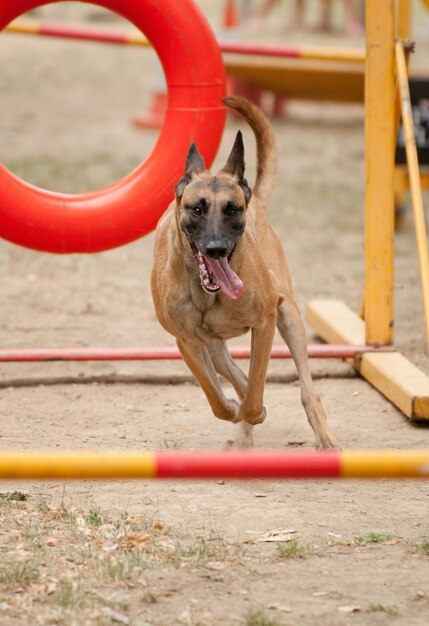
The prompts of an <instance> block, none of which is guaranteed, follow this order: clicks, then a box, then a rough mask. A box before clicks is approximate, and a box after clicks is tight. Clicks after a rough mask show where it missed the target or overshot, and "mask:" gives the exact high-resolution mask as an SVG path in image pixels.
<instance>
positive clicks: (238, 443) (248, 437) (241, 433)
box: [226, 422, 254, 450]
mask: <svg viewBox="0 0 429 626" xmlns="http://www.w3.org/2000/svg"><path fill="white" fill-rule="evenodd" d="M253 446H254V443H253V426H252V425H251V424H247V423H246V422H240V424H239V425H238V433H237V437H236V439H234V440H231V439H229V440H228V441H227V442H226V448H227V449H228V450H229V449H231V448H238V449H243V448H253Z"/></svg>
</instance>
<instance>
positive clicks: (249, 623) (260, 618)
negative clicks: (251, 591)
mask: <svg viewBox="0 0 429 626" xmlns="http://www.w3.org/2000/svg"><path fill="white" fill-rule="evenodd" d="M243 624H244V626H282V622H279V621H278V620H277V619H275V618H271V617H270V616H269V615H267V614H266V612H265V611H263V610H262V609H251V610H250V611H249V612H248V613H247V615H246V616H245V618H244V622H243Z"/></svg>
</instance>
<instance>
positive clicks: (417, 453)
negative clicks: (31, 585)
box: [0, 450, 429, 480]
mask: <svg viewBox="0 0 429 626" xmlns="http://www.w3.org/2000/svg"><path fill="white" fill-rule="evenodd" d="M154 478H157V479H193V480H207V479H234V480H235V479H250V478H252V479H303V478H307V479H334V478H343V479H351V478H357V479H376V478H378V479H379V478H396V479H409V478H429V450H360V451H359V450H357V451H344V452H339V451H325V452H316V451H309V452H307V451H306V452H304V451H299V452H282V451H278V450H264V451H247V450H246V451H226V452H213V451H205V452H203V451H199V452H195V451H185V450H183V451H166V452H147V451H138V450H135V451H121V452H109V451H108V452H82V451H67V452H50V451H31V452H16V451H2V452H0V479H3V480H5V479H8V480H10V479H18V480H39V479H42V480H45V479H53V480H82V479H98V480H100V479H101V480H103V479H104V480H106V479H154Z"/></svg>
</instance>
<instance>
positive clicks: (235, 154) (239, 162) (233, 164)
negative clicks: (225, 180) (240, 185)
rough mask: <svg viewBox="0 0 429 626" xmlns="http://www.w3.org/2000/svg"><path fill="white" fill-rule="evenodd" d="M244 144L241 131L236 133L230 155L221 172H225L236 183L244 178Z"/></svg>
mask: <svg viewBox="0 0 429 626" xmlns="http://www.w3.org/2000/svg"><path fill="white" fill-rule="evenodd" d="M244 169H245V165H244V144H243V135H242V134H241V130H239V131H238V133H237V136H236V137H235V141H234V145H233V146H232V150H231V154H230V155H229V157H228V161H227V162H226V164H225V165H224V167H223V168H222V170H221V171H222V172H227V173H228V174H232V176H235V177H236V178H237V179H238V181H241V180H243V176H244Z"/></svg>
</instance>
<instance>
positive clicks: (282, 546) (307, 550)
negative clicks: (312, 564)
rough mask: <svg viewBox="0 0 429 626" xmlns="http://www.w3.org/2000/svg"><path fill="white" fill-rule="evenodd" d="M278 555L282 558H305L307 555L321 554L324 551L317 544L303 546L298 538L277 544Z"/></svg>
mask: <svg viewBox="0 0 429 626" xmlns="http://www.w3.org/2000/svg"><path fill="white" fill-rule="evenodd" d="M277 552H278V555H279V556H280V557H281V558H282V559H304V558H305V557H306V556H319V555H320V554H321V553H322V550H321V549H320V548H316V546H302V545H300V544H299V542H298V540H297V539H292V540H291V541H287V542H284V543H278V544H277Z"/></svg>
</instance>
